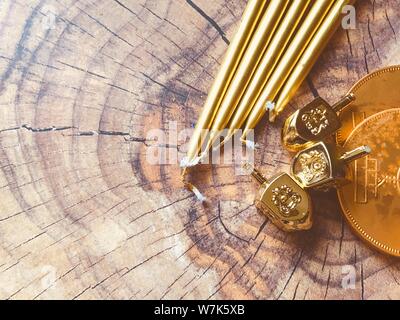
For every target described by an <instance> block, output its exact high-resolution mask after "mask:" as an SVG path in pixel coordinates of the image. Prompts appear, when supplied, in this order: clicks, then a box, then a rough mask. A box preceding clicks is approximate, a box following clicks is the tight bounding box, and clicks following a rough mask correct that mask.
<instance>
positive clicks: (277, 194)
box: [244, 164, 312, 232]
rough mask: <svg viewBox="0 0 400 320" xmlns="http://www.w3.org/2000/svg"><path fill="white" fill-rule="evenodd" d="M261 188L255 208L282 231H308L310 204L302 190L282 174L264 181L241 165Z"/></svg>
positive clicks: (250, 167) (249, 167)
mask: <svg viewBox="0 0 400 320" xmlns="http://www.w3.org/2000/svg"><path fill="white" fill-rule="evenodd" d="M244 168H245V170H247V171H249V172H250V173H251V175H252V176H253V178H254V179H255V180H256V181H257V182H258V183H259V184H260V185H261V187H260V190H259V193H258V195H257V196H256V201H255V205H256V207H257V208H258V209H259V210H261V211H262V212H263V213H264V214H265V215H266V216H267V217H268V218H269V219H270V220H271V221H272V222H273V223H274V224H275V225H276V226H277V227H278V228H280V229H282V230H284V231H289V232H290V231H299V230H308V229H310V228H311V226H312V205H311V200H310V197H309V195H308V193H307V192H306V191H304V189H303V188H302V187H301V186H300V185H299V184H298V183H297V182H296V181H295V180H293V178H291V177H290V176H289V175H288V174H286V173H280V174H277V175H275V176H273V177H272V178H271V179H269V180H267V179H266V178H264V176H263V175H262V174H261V173H260V172H259V171H258V170H256V169H254V168H253V167H252V166H251V165H250V164H245V165H244Z"/></svg>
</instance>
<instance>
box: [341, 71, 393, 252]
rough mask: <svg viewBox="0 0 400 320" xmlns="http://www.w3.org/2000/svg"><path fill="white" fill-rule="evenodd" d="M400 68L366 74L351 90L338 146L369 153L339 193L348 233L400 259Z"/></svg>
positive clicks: (352, 168)
mask: <svg viewBox="0 0 400 320" xmlns="http://www.w3.org/2000/svg"><path fill="white" fill-rule="evenodd" d="M399 84H400V66H393V67H388V68H384V69H381V70H378V71H376V72H373V73H371V74H369V75H368V76H366V77H364V78H363V79H361V80H360V81H359V82H358V83H356V84H355V85H354V86H353V88H352V89H351V90H350V91H351V92H352V93H353V94H354V95H355V96H356V100H355V102H354V103H353V104H351V105H350V106H349V107H347V108H345V109H343V110H342V111H341V112H340V115H339V118H340V120H341V123H342V126H341V128H340V129H339V130H338V132H337V135H336V141H337V143H338V144H339V145H342V146H343V147H344V148H345V149H347V150H348V149H351V148H353V147H354V146H355V145H357V144H359V143H360V142H362V143H366V144H368V145H369V146H370V147H371V150H372V151H371V153H370V154H369V155H368V156H367V157H365V158H364V159H361V160H358V161H355V162H354V163H352V164H351V165H350V166H349V170H348V172H347V175H348V176H349V181H350V183H349V184H347V185H344V186H342V187H340V188H339V189H338V197H339V202H340V205H341V208H342V211H343V214H344V215H345V217H346V220H347V221H348V222H349V224H350V225H351V227H352V229H353V230H354V231H355V232H356V234H357V235H359V236H360V237H361V238H362V239H363V240H365V241H366V242H367V243H368V244H370V245H372V246H373V247H374V248H376V249H378V250H380V251H382V252H384V253H387V254H390V255H393V256H397V257H399V256H400V232H399V230H400V90H399Z"/></svg>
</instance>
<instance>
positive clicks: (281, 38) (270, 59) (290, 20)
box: [224, 0, 311, 141]
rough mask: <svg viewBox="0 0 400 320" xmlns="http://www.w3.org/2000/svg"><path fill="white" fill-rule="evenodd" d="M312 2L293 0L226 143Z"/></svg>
mask: <svg viewBox="0 0 400 320" xmlns="http://www.w3.org/2000/svg"><path fill="white" fill-rule="evenodd" d="M310 1H311V0H293V1H292V4H291V5H290V7H289V9H288V10H287V13H286V15H285V17H284V18H283V20H282V22H281V23H280V26H279V28H278V29H277V31H276V33H275V35H274V37H273V39H272V41H271V43H270V45H269V46H268V49H267V51H266V52H265V54H264V56H263V58H262V60H261V62H260V64H259V66H258V67H257V70H256V72H255V74H254V76H253V78H252V79H251V81H250V83H249V85H248V87H247V89H246V92H245V94H244V95H243V97H242V99H241V101H240V103H239V106H238V107H237V109H236V111H235V113H234V115H233V116H232V119H231V120H230V124H229V130H228V134H227V136H226V138H225V139H224V141H227V140H229V139H230V137H231V136H232V135H233V134H234V133H235V130H236V129H239V128H241V127H242V125H243V124H244V122H245V120H246V118H247V116H248V114H249V112H250V111H251V108H252V107H253V106H254V104H255V102H256V101H257V98H258V97H259V95H260V93H261V90H262V89H263V88H264V86H265V85H266V83H267V81H268V79H269V77H270V75H271V73H272V71H273V70H274V68H275V66H276V65H277V63H278V61H279V58H280V57H281V56H282V54H283V52H284V50H285V49H286V47H287V45H288V43H289V40H290V39H291V37H292V35H293V33H294V32H295V30H296V28H297V26H298V25H299V23H300V21H301V19H302V18H303V16H304V13H305V12H306V9H307V8H308V6H309V4H310Z"/></svg>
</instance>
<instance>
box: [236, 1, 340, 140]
mask: <svg viewBox="0 0 400 320" xmlns="http://www.w3.org/2000/svg"><path fill="white" fill-rule="evenodd" d="M343 1H345V0H339V3H342V2H343ZM335 2H336V1H331V0H320V1H314V3H313V5H312V7H311V9H310V11H309V12H308V14H307V15H306V17H305V19H304V21H303V23H302V24H301V25H300V26H299V29H298V30H297V32H296V34H295V36H294V37H293V39H292V40H291V42H290V45H289V47H288V48H287V49H286V51H285V54H284V55H283V56H282V58H281V59H280V61H279V63H278V64H277V66H276V68H275V70H274V71H273V73H272V74H271V78H270V79H269V80H268V82H267V84H266V85H265V87H264V88H263V90H262V92H261V93H260V95H259V97H258V99H257V102H256V103H255V105H254V106H253V108H252V110H251V112H250V113H249V115H248V118H247V120H246V124H245V128H244V131H243V134H242V140H246V136H247V134H248V132H249V130H251V129H254V128H255V126H256V125H257V123H258V122H259V121H260V119H261V117H262V116H263V115H264V114H265V112H266V111H267V109H266V105H268V103H273V101H274V100H275V97H276V96H277V95H278V93H279V90H280V89H281V88H282V86H283V85H284V84H285V81H286V79H287V78H288V77H289V75H290V73H291V71H292V70H293V68H294V67H295V66H296V64H297V62H298V61H299V59H300V58H301V56H302V54H303V52H304V51H305V50H306V48H307V46H308V44H309V43H310V41H311V39H313V36H314V35H315V33H316V32H317V30H318V29H319V27H320V25H321V23H323V22H325V23H328V24H329V25H331V24H333V23H334V22H335V21H331V20H332V14H329V12H330V9H331V7H332V6H333V7H334V8H335V9H336V10H339V9H340V10H341V9H342V7H340V8H339V7H338V5H337V4H335ZM327 15H328V17H327ZM334 17H336V15H334Z"/></svg>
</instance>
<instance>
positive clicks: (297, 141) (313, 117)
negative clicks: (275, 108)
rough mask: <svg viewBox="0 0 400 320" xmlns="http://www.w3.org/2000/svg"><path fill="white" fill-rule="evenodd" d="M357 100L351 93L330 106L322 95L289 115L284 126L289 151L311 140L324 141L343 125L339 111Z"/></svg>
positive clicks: (285, 143)
mask: <svg viewBox="0 0 400 320" xmlns="http://www.w3.org/2000/svg"><path fill="white" fill-rule="evenodd" d="M354 100H355V96H354V94H353V93H349V94H348V95H346V96H345V97H344V98H343V99H342V100H340V101H339V102H338V103H336V104H335V105H333V106H330V105H329V103H328V102H326V101H325V100H324V99H322V98H321V97H318V98H316V99H315V100H314V101H312V102H311V103H309V104H308V105H306V106H305V107H304V108H301V109H300V110H297V111H296V112H295V113H293V114H292V115H291V116H289V117H288V118H287V119H286V121H285V124H284V125H283V128H282V143H283V145H284V146H285V147H286V149H288V150H289V151H299V150H301V149H304V148H305V147H307V145H308V144H310V142H316V141H322V140H325V139H326V138H327V137H329V136H331V135H332V134H334V133H335V132H336V131H337V130H339V128H340V127H341V123H340V120H339V117H338V114H337V113H338V112H339V111H340V110H342V109H343V108H345V107H346V106H348V105H349V104H350V103H352V102H353V101H354Z"/></svg>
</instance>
